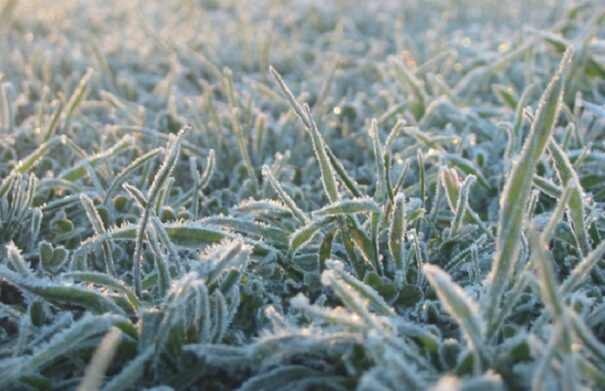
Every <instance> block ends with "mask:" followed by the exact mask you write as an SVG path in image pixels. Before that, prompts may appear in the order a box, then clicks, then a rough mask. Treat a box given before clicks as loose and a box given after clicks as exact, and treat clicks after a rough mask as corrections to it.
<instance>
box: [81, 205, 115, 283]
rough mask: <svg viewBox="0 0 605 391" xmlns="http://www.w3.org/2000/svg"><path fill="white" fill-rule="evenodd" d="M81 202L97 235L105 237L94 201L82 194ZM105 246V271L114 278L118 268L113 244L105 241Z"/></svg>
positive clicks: (103, 227)
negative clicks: (114, 259)
mask: <svg viewBox="0 0 605 391" xmlns="http://www.w3.org/2000/svg"><path fill="white" fill-rule="evenodd" d="M80 202H81V203H82V206H83V207H84V210H85V211H86V217H88V221H90V224H91V225H92V228H93V230H94V232H95V234H96V235H103V234H104V233H105V225H104V224H103V220H101V216H100V215H99V212H98V211H97V208H96V207H95V204H94V202H93V201H92V199H91V198H90V197H89V196H87V195H86V194H84V193H82V194H80ZM101 245H102V246H103V256H104V257H105V269H106V270H107V274H109V275H110V276H112V277H115V276H116V267H115V265H114V262H113V255H112V253H111V243H110V242H109V240H104V241H103V243H102V244H101Z"/></svg>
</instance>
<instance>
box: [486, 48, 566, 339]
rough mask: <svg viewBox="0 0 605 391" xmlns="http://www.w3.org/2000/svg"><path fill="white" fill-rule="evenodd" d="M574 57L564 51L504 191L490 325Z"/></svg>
mask: <svg viewBox="0 0 605 391" xmlns="http://www.w3.org/2000/svg"><path fill="white" fill-rule="evenodd" d="M571 56H572V52H571V51H567V52H566V53H565V55H564V56H563V59H562V60H561V63H560V65H559V68H558V69H557V72H556V73H555V75H554V76H553V78H552V80H551V81H550V83H549V85H548V87H547V88H546V91H545V92H544V94H543V95H542V98H541V99H540V104H539V106H538V109H537V111H536V115H535V117H534V121H533V123H532V126H531V129H530V133H529V135H528V136H527V139H526V141H525V144H524V146H523V150H522V151H521V155H520V156H519V157H518V158H517V161H516V163H515V164H514V166H513V169H512V170H511V173H510V175H509V177H508V178H507V180H506V184H505V186H504V189H503V191H502V196H501V199H500V203H501V210H500V220H499V222H498V232H497V239H496V252H495V254H494V259H493V264H492V270H491V272H490V275H489V277H488V284H489V288H488V292H487V297H486V300H485V302H484V303H485V306H484V311H485V313H486V319H487V321H488V324H489V325H491V324H492V323H493V322H494V321H495V319H496V316H497V314H498V312H499V307H500V302H501V300H502V295H503V293H504V291H505V290H506V288H507V285H508V283H509V281H510V280H511V278H512V277H513V276H512V273H513V271H514V269H515V265H516V262H517V257H518V256H519V250H520V245H521V229H522V227H523V219H524V212H525V210H524V209H525V207H526V204H527V201H528V200H529V196H530V192H531V188H532V186H531V184H532V179H533V176H534V173H535V171H536V164H537V162H538V161H539V159H540V157H541V156H542V153H543V152H544V149H545V148H546V146H547V145H548V142H549V141H550V137H551V134H552V131H553V128H554V126H555V123H556V121H557V119H558V116H559V111H560V107H561V100H562V97H563V85H564V74H565V71H566V69H567V67H568V65H569V62H570V60H571ZM490 327H491V326H490Z"/></svg>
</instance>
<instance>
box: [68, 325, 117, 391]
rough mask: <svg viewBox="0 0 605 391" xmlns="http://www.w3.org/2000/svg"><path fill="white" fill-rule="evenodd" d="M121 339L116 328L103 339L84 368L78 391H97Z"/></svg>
mask: <svg viewBox="0 0 605 391" xmlns="http://www.w3.org/2000/svg"><path fill="white" fill-rule="evenodd" d="M121 339H122V332H121V331H120V330H119V329H117V328H115V327H114V328H112V329H111V330H109V332H108V333H107V334H106V335H105V337H103V339H102V340H101V342H100V343H99V346H98V347H97V349H96V350H95V353H94V354H93V356H92V359H91V360H90V363H89V364H88V366H87V367H86V372H85V373H84V378H83V379H82V383H80V385H79V386H78V391H89V390H98V389H100V388H101V384H102V383H103V376H104V375H105V372H106V371H107V368H109V364H110V363H111V360H112V359H113V357H114V356H115V354H116V350H117V349H118V346H119V344H120V341H121Z"/></svg>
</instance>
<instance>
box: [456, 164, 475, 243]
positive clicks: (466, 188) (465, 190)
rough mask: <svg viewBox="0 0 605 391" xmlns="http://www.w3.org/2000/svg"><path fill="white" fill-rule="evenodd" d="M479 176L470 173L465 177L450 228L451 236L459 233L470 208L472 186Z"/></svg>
mask: <svg viewBox="0 0 605 391" xmlns="http://www.w3.org/2000/svg"><path fill="white" fill-rule="evenodd" d="M476 180H477V178H476V177H475V176H474V175H469V176H467V177H466V178H465V179H464V182H463V183H462V186H461V187H460V192H459V193H458V201H457V202H456V214H455V216H454V220H452V225H451V228H450V237H451V238H453V237H455V236H456V235H457V234H458V231H459V230H460V228H461V227H462V222H463V219H464V217H465V216H466V213H467V210H468V196H469V192H470V189H471V186H472V185H473V184H474V183H475V181H476Z"/></svg>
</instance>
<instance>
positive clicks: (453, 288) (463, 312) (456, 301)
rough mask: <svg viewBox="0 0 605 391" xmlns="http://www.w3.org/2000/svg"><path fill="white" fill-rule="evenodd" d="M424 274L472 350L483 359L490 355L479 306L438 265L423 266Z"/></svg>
mask: <svg viewBox="0 0 605 391" xmlns="http://www.w3.org/2000/svg"><path fill="white" fill-rule="evenodd" d="M422 272H423V273H424V275H425V276H426V278H427V280H428V281H429V283H430V284H431V286H432V287H433V289H435V291H436V292H437V297H439V301H441V304H442V305H443V306H444V308H445V310H446V311H447V312H448V313H449V314H450V315H451V316H452V317H453V318H454V319H455V320H456V322H457V323H458V324H459V325H460V327H461V328H462V330H463V331H464V335H465V337H466V340H467V342H468V344H469V346H470V348H471V349H472V350H474V351H476V352H477V353H479V354H480V355H481V356H482V358H484V359H487V358H488V355H487V352H486V350H485V345H484V325H483V320H482V319H481V314H480V311H479V306H478V305H477V304H476V303H475V302H474V301H473V300H472V299H471V298H469V297H468V296H467V294H466V293H465V292H464V291H463V290H462V288H461V287H460V286H459V285H457V284H456V283H455V282H454V281H452V278H451V277H450V276H449V274H447V273H446V272H444V271H443V270H441V269H440V268H439V267H438V266H436V265H431V264H428V263H427V264H424V265H422Z"/></svg>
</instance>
